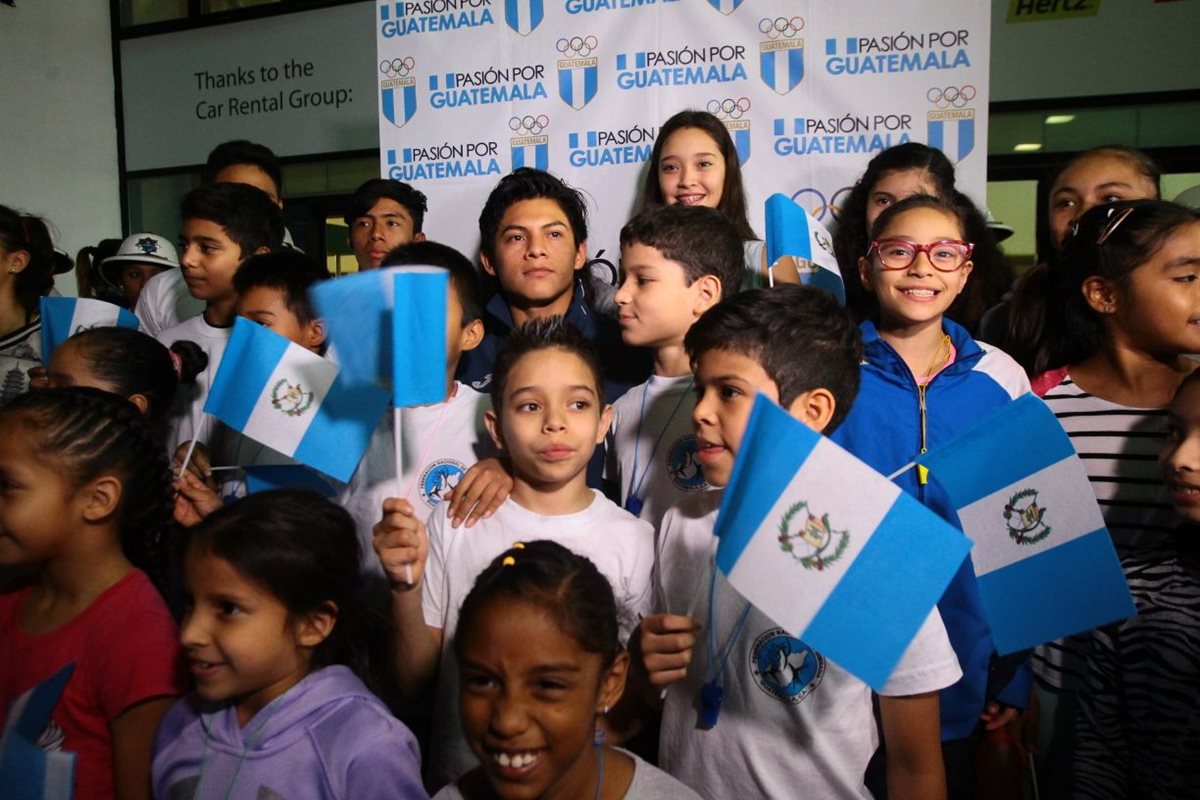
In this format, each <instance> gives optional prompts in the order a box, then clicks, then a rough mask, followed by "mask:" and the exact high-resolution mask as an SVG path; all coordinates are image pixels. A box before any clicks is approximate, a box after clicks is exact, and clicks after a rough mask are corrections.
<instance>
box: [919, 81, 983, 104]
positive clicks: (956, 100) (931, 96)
mask: <svg viewBox="0 0 1200 800" xmlns="http://www.w3.org/2000/svg"><path fill="white" fill-rule="evenodd" d="M977 94H978V92H976V90H975V87H974V86H972V85H971V84H969V83H968V84H967V85H966V86H963V87H958V86H947V87H946V88H945V89H939V88H938V87H936V86H935V87H933V88H932V89H930V90H929V91H928V92H926V93H925V99H926V100H928V101H929V102H931V103H933V104H934V105H935V106H937V107H938V108H949V107H950V106H954V107H955V108H962V107H963V106H965V105H966V104H967V103H969V102H971V101H972V100H974V99H975V96H976V95H977Z"/></svg>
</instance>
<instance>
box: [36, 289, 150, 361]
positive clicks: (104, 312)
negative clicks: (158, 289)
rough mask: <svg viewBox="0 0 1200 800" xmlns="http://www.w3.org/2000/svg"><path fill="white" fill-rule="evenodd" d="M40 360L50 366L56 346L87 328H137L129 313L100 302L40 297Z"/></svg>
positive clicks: (87, 299) (136, 319)
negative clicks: (51, 355)
mask: <svg viewBox="0 0 1200 800" xmlns="http://www.w3.org/2000/svg"><path fill="white" fill-rule="evenodd" d="M40 305H41V315H42V361H43V363H46V364H49V363H50V354H51V353H53V352H54V349H55V348H56V347H58V346H59V345H60V344H62V343H63V342H65V341H66V340H67V339H70V338H71V337H72V336H74V335H75V334H77V333H79V332H80V331H86V330H87V329H89V328H133V329H134V330H137V329H138V328H139V327H141V326H140V325H139V324H138V318H137V317H135V316H134V315H133V312H131V311H128V310H126V309H124V308H121V307H120V306H117V305H113V304H112V303H107V302H105V301H104V300H92V299H90V298H81V297H43V298H42V299H41V304H40Z"/></svg>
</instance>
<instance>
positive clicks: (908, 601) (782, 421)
mask: <svg viewBox="0 0 1200 800" xmlns="http://www.w3.org/2000/svg"><path fill="white" fill-rule="evenodd" d="M716 534H717V536H718V537H720V543H719V544H718V546H717V566H718V567H719V568H720V570H721V571H722V572H724V573H725V575H727V576H728V578H729V581H730V583H731V584H733V586H734V587H735V588H736V589H737V590H738V591H739V592H741V593H742V595H744V596H745V598H746V599H747V600H749V601H750V602H752V603H753V604H754V605H756V606H758V608H759V609H760V610H761V611H762V612H763V613H764V614H766V615H767V616H769V617H771V618H772V619H773V620H775V622H777V623H778V624H779V625H781V626H782V627H784V628H786V629H787V630H789V631H791V632H794V633H795V635H796V636H797V637H798V638H800V639H802V640H803V641H804V642H805V643H806V644H807V645H809V646H810V647H812V648H813V649H815V650H817V651H819V652H821V653H823V654H824V655H825V656H826V657H827V658H830V659H832V660H834V661H836V662H837V663H838V664H839V665H840V666H841V667H842V668H844V669H846V670H847V671H849V672H851V673H852V674H854V675H855V676H857V677H858V678H860V679H861V680H862V681H863V682H864V683H866V684H868V685H869V686H871V687H872V688H874V689H879V688H881V687H882V686H883V685H884V684H885V683H886V682H887V679H888V677H889V676H890V675H891V673H892V669H893V668H894V667H895V666H896V663H897V662H898V661H899V660H900V656H901V655H903V653H904V650H905V648H907V647H908V645H909V643H910V642H911V641H912V640H913V637H915V636H916V635H917V631H918V630H919V629H920V627H921V625H922V624H923V623H924V622H925V620H926V618H927V617H928V616H929V613H930V611H932V610H933V608H934V606H935V605H936V604H937V601H938V600H939V599H940V598H941V596H942V593H943V592H944V591H945V589H946V586H947V585H949V583H950V580H951V578H953V577H954V573H955V572H957V571H958V568H959V567H960V566H961V564H962V562H963V559H964V558H966V556H967V551H968V550H969V549H970V546H971V545H970V542H969V541H968V540H967V538H966V537H965V536H963V535H962V533H961V532H959V531H957V530H955V529H954V528H953V527H952V526H950V525H949V524H947V523H946V522H945V521H943V520H942V519H941V518H940V517H938V516H937V515H936V514H934V513H933V512H932V511H930V510H928V509H927V508H925V507H924V506H922V505H921V504H920V503H918V502H917V501H916V500H915V499H913V498H912V497H910V496H909V495H908V494H906V493H905V492H904V491H903V490H902V489H900V487H898V486H897V485H896V484H894V483H892V482H891V481H889V480H888V479H887V478H885V477H883V476H882V475H880V474H878V473H877V472H875V471H874V470H872V469H871V468H870V467H868V466H867V465H866V464H864V463H863V462H861V461H859V460H858V459H857V458H855V457H854V456H852V455H850V453H848V452H846V451H845V450H843V449H842V448H841V447H839V446H838V445H836V444H834V443H833V442H832V441H830V440H829V439H827V438H825V437H823V436H821V435H820V434H818V433H816V432H815V431H813V430H811V429H809V428H807V427H805V426H804V425H802V424H801V423H800V422H798V421H797V420H795V419H793V418H792V417H791V416H790V415H788V413H787V412H786V411H784V410H783V409H782V408H780V407H779V406H778V405H776V404H775V403H772V402H771V401H770V400H767V399H766V398H765V397H764V396H762V395H759V396H758V397H757V398H755V401H754V410H753V411H752V413H751V414H750V421H749V423H748V424H747V426H746V432H745V433H744V434H743V436H742V443H741V448H740V449H739V451H738V457H737V461H736V463H735V464H734V468H733V474H732V475H731V476H730V480H729V485H728V486H727V487H726V489H725V494H724V497H723V498H722V501H721V511H720V514H719V515H718V517H717V524H716Z"/></svg>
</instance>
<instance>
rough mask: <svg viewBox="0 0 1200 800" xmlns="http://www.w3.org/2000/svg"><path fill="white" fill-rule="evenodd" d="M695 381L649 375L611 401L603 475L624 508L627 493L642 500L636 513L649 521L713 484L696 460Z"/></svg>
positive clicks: (656, 521)
mask: <svg viewBox="0 0 1200 800" xmlns="http://www.w3.org/2000/svg"><path fill="white" fill-rule="evenodd" d="M694 383H695V381H694V379H693V378H692V376H691V375H684V376H682V377H678V378H663V377H659V376H657V375H652V376H650V379H649V380H648V381H646V382H645V383H643V384H641V385H639V386H635V387H633V388H632V389H630V390H629V391H628V392H626V393H625V394H623V395H621V398H620V399H619V400H617V402H615V403H613V421H612V427H611V428H610V430H609V442H608V444H609V446H608V456H607V458H608V462H607V464H606V467H605V473H606V477H607V478H608V479H609V480H611V481H613V482H615V483H616V484H617V485H618V486H620V488H621V502H622V503H624V504H625V507H626V508H629V509H632V508H633V507H634V506H632V505H631V504H630V501H629V496H630V495H631V494H632V495H636V496H637V497H638V498H639V499H640V500H641V503H642V507H641V510H640V511H638V516H639V517H641V518H642V519H644V520H646V521H647V522H649V523H650V524H651V525H655V526H657V525H658V524H659V522H661V521H662V516H663V514H665V513H667V509H669V508H671V507H672V506H674V505H675V504H676V503H678V502H679V501H680V500H682V499H683V498H684V497H686V496H687V495H688V494H692V493H694V492H705V491H708V490H709V489H711V488H712V487H711V486H709V485H708V481H706V480H704V472H703V471H702V470H701V469H700V463H699V462H698V461H696V435H695V434H694V433H693V432H692V409H693V408H694V407H695V406H696V395H695V394H694V393H693V392H692V386H693V385H694Z"/></svg>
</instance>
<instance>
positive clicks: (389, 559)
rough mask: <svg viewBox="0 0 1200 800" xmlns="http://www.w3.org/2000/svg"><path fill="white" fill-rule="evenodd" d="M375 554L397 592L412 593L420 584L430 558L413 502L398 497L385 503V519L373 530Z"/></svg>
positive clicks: (421, 523)
mask: <svg viewBox="0 0 1200 800" xmlns="http://www.w3.org/2000/svg"><path fill="white" fill-rule="evenodd" d="M372 532H373V533H374V537H375V555H376V557H377V558H378V559H379V565H380V566H381V567H383V572H384V574H385V575H387V577H388V580H389V581H390V582H391V584H392V588H393V589H394V590H396V591H409V590H411V589H414V588H416V587H417V585H418V584H420V582H421V576H422V575H423V574H424V572H425V561H426V559H427V558H428V557H429V535H428V534H427V533H426V531H425V523H423V522H421V520H419V519H417V517H416V514H414V513H413V507H412V503H410V502H408V501H407V500H404V499H403V498H399V497H389V498H387V499H386V500H384V501H383V519H381V520H380V521H379V522H377V523H375V527H374V528H373V529H372Z"/></svg>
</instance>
